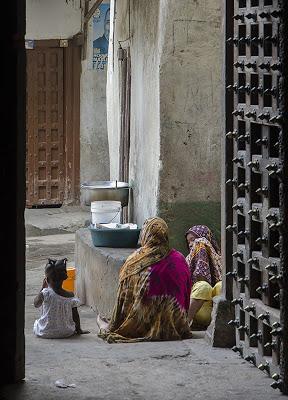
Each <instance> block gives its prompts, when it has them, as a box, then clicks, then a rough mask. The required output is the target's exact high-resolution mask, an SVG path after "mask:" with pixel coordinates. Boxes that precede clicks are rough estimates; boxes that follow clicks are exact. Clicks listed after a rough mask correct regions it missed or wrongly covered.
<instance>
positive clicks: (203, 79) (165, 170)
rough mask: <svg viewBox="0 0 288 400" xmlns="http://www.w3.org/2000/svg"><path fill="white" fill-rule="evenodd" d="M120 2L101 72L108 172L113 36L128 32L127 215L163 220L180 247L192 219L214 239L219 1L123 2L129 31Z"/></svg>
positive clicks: (115, 93)
mask: <svg viewBox="0 0 288 400" xmlns="http://www.w3.org/2000/svg"><path fill="white" fill-rule="evenodd" d="M128 5H129V1H128V0H118V1H117V10H116V14H115V32H114V35H113V36H112V37H114V62H113V63H112V58H111V57H110V61H111V63H110V65H109V72H108V89H107V90H108V91H107V93H108V133H109V142H110V156H111V164H110V165H111V177H113V178H114V179H115V178H116V177H117V176H118V162H119V159H118V151H119V119H120V117H119V81H118V65H117V63H118V61H117V55H116V50H117V40H123V39H126V38H128V37H130V36H132V38H131V39H130V41H129V42H128V44H130V46H131V58H132V60H131V62H132V82H131V90H132V99H131V100H132V105H131V155H130V177H131V183H132V185H133V188H134V214H135V217H136V221H137V222H138V223H142V222H143V220H144V219H145V218H147V217H150V216H153V215H155V214H156V213H157V214H158V215H161V216H162V217H164V218H165V219H166V220H167V221H168V223H169V225H170V234H171V242H172V245H173V246H175V247H176V248H179V249H181V250H182V251H186V250H185V243H184V232H185V231H186V230H187V229H188V227H189V226H191V225H193V224H199V223H203V224H207V225H208V226H210V227H211V228H212V229H213V230H214V231H215V232H216V234H217V236H218V238H219V236H220V176H221V171H220V166H221V161H220V146H221V143H220V137H221V132H222V126H221V85H222V81H221V64H222V52H221V46H220V44H221V41H222V37H221V11H220V5H221V0H201V2H200V1H196V0H193V1H192V0H179V1H177V2H175V1H173V0H157V1H156V0H151V1H145V2H143V1H141V0H138V1H136V0H133V1H130V31H129V29H128V23H129V12H128V11H129V7H128ZM112 37H111V40H112ZM126 45H127V44H126ZM115 47H116V48H115ZM123 47H124V46H123ZM111 48H112V46H111Z"/></svg>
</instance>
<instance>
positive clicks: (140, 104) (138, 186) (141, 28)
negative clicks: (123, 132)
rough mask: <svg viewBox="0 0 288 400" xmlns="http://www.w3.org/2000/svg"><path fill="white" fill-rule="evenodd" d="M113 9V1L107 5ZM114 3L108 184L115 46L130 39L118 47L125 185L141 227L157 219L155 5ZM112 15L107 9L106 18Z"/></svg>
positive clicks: (115, 99) (114, 141) (114, 155)
mask: <svg viewBox="0 0 288 400" xmlns="http://www.w3.org/2000/svg"><path fill="white" fill-rule="evenodd" d="M113 3H114V1H113ZM128 5H129V1H128V0H121V1H117V2H116V6H117V9H116V19H115V31H114V35H113V34H111V36H110V37H111V39H112V37H113V36H114V39H115V42H114V58H113V53H112V47H113V46H110V50H111V54H110V59H109V68H108V85H107V99H108V110H107V112H108V136H109V148H110V166H111V169H110V172H111V179H116V178H118V165H119V135H120V125H119V122H120V115H119V112H120V110H119V79H118V75H119V69H118V65H119V64H118V59H117V49H118V42H117V41H118V40H125V39H127V38H129V36H131V35H132V38H131V39H130V40H128V41H127V42H124V43H122V46H123V47H126V46H129V45H130V46H131V71H132V72H131V144H130V146H131V147H130V148H131V150H130V184H131V185H132V188H133V197H134V210H135V214H134V215H135V221H136V222H137V223H138V224H142V223H143V221H144V220H145V219H146V218H147V217H151V216H154V215H155V214H156V213H157V199H158V177H159V154H160V138H159V131H160V112H159V49H158V14H159V0H145V3H144V2H143V1H142V0H133V1H131V2H130V21H131V29H130V32H129V7H128ZM112 11H113V9H112V8H111V15H113V14H112Z"/></svg>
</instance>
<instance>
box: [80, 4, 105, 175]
mask: <svg viewBox="0 0 288 400" xmlns="http://www.w3.org/2000/svg"><path fill="white" fill-rule="evenodd" d="M104 3H109V1H104V2H103V4H104ZM92 33H93V30H92V19H91V20H90V23H89V28H88V40H87V58H86V60H84V61H82V74H81V82H80V90H81V113H80V132H81V136H80V181H81V182H84V181H93V180H94V181H95V180H109V177H110V168H109V147H108V134H107V113H106V82H107V67H106V68H105V70H93V69H92V53H93V43H92V41H93V37H92Z"/></svg>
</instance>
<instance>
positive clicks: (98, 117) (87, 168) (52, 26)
mask: <svg viewBox="0 0 288 400" xmlns="http://www.w3.org/2000/svg"><path fill="white" fill-rule="evenodd" d="M26 3H27V5H26V8H27V30H26V31H27V33H26V38H27V39H35V40H39V39H58V38H65V39H66V38H71V37H72V36H73V35H75V34H76V33H78V32H79V31H80V30H81V8H80V0H71V1H69V2H68V3H66V0H49V1H48V0H26ZM103 3H109V1H108V0H107V1H105V0H104V2H103ZM92 40H93V37H92V19H91V20H90V24H89V28H88V41H87V59H86V60H84V61H82V73H81V81H80V182H84V181H89V180H108V179H109V175H110V172H109V149H108V136H107V116H106V80H107V78H106V77H107V68H106V69H105V70H103V71H99V70H93V69H92Z"/></svg>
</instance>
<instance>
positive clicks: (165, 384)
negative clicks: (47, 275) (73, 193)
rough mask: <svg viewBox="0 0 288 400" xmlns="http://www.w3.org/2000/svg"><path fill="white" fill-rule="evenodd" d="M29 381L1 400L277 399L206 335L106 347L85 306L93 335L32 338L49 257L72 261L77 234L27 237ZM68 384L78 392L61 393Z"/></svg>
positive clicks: (264, 381)
mask: <svg viewBox="0 0 288 400" xmlns="http://www.w3.org/2000/svg"><path fill="white" fill-rule="evenodd" d="M27 246H28V247H27V272H26V274H27V275H26V282H27V285H26V327H25V330H26V380H25V383H23V384H20V385H18V386H9V387H6V388H4V389H3V392H2V395H1V396H0V398H1V400H12V399H13V400H17V399H21V400H28V399H29V400H40V399H41V400H46V399H49V400H52V399H53V400H57V399H64V400H65V399H69V400H74V399H77V400H81V399H83V400H84V399H85V400H92V399H94V400H96V399H107V400H114V399H115V400H116V399H117V400H122V399H125V400H126V399H127V400H129V399H131V400H132V399H133V400H138V399H139V400H140V399H145V400H150V399H151V400H158V399H165V400H169V399H171V400H172V399H177V400H182V399H190V398H193V399H194V400H196V399H205V400H209V399H213V400H217V399H219V400H220V399H221V400H222V399H231V400H234V399H246V398H251V399H254V400H257V399H261V400H263V399H271V400H273V399H278V398H280V397H282V396H281V395H280V393H279V392H278V391H273V389H271V388H270V386H269V385H270V383H271V382H272V381H271V379H269V378H268V377H266V376H265V375H264V374H263V373H261V372H260V371H258V370H257V369H256V368H255V367H252V365H251V366H250V365H249V364H248V363H247V362H246V361H243V360H242V359H240V358H239V357H238V356H236V355H235V354H234V353H233V352H232V351H231V350H228V349H227V350H226V349H211V348H209V347H208V345H207V344H206V342H205V341H204V339H203V333H201V332H199V333H195V339H193V340H186V341H182V342H162V343H155V342H154V343H139V344H117V345H109V344H107V343H104V342H103V341H102V340H100V339H99V338H98V337H97V335H96V333H97V331H96V322H95V313H94V312H93V311H91V310H90V309H89V308H88V307H81V310H80V313H81V322H82V327H83V328H84V329H89V330H90V331H91V333H90V334H89V335H84V336H81V337H73V338H71V339H62V340H41V339H37V338H35V337H34V336H33V334H32V326H33V322H34V319H35V317H36V316H37V315H38V312H39V310H36V309H34V307H33V305H32V303H33V297H34V296H35V294H36V293H37V291H38V289H39V287H40V285H41V281H42V276H43V267H44V264H45V260H46V259H47V257H48V256H55V257H61V256H67V257H68V259H69V261H73V251H74V234H71V233H70V234H62V235H54V236H52V235H50V236H42V237H30V238H28V239H27ZM59 379H64V380H65V381H66V382H67V383H68V384H72V383H74V384H75V385H76V387H75V388H66V389H63V388H58V387H56V385H55V382H56V381H57V380H59Z"/></svg>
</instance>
